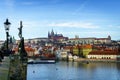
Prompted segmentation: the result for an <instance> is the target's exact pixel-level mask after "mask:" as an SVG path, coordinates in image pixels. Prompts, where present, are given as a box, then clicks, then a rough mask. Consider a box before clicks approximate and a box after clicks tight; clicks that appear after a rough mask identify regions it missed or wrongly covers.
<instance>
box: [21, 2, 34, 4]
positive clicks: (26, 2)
mask: <svg viewBox="0 0 120 80" xmlns="http://www.w3.org/2000/svg"><path fill="white" fill-rule="evenodd" d="M32 4H34V3H33V2H23V3H22V5H32Z"/></svg>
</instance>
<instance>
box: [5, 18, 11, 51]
mask: <svg viewBox="0 0 120 80" xmlns="http://www.w3.org/2000/svg"><path fill="white" fill-rule="evenodd" d="M10 25H11V23H10V22H9V21H8V19H6V22H4V27H5V31H6V48H7V50H8V37H9V28H10Z"/></svg>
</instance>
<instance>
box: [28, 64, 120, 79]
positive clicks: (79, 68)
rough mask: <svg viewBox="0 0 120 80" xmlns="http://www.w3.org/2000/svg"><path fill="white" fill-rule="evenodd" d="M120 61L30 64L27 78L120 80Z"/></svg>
mask: <svg viewBox="0 0 120 80" xmlns="http://www.w3.org/2000/svg"><path fill="white" fill-rule="evenodd" d="M119 76H120V64H119V63H89V64H85V63H78V62H69V63H67V62H58V63H56V64H30V65H28V70H27V80H120V77H119Z"/></svg>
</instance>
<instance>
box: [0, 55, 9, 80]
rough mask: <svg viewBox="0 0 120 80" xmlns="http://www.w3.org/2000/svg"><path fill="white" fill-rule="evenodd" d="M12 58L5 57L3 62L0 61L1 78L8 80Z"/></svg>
mask: <svg viewBox="0 0 120 80" xmlns="http://www.w3.org/2000/svg"><path fill="white" fill-rule="evenodd" d="M9 67H10V59H9V57H4V59H3V60H2V63H0V80H8V76H9Z"/></svg>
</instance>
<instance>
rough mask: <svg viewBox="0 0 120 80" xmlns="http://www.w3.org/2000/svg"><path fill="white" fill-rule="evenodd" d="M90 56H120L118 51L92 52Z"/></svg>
mask: <svg viewBox="0 0 120 80" xmlns="http://www.w3.org/2000/svg"><path fill="white" fill-rule="evenodd" d="M89 55H120V53H119V52H118V51H91V52H90V53H89Z"/></svg>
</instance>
